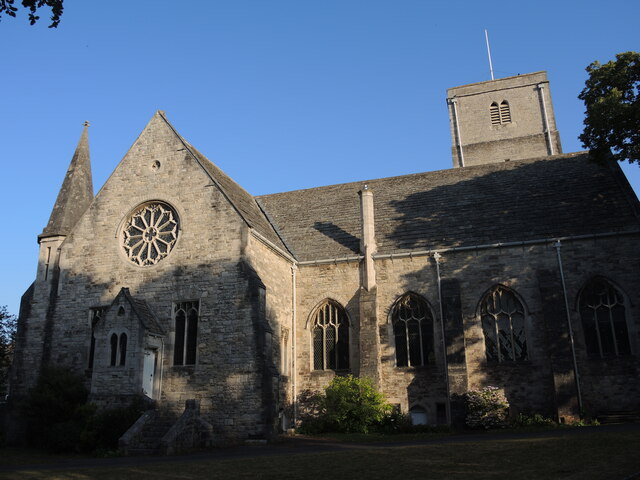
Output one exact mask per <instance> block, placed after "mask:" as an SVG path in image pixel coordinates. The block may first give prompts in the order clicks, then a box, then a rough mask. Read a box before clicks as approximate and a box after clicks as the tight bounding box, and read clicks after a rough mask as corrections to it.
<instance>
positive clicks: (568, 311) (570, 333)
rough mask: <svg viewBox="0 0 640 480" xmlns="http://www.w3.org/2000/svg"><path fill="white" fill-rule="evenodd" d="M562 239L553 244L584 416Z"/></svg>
mask: <svg viewBox="0 0 640 480" xmlns="http://www.w3.org/2000/svg"><path fill="white" fill-rule="evenodd" d="M561 246H562V245H561V243H560V240H558V241H557V242H556V243H554V244H553V247H554V248H555V249H556V254H557V257H558V269H559V270H560V280H561V281H562V294H563V295H564V308H565V311H566V315H567V325H568V327H569V343H570V345H571V354H572V356H573V373H574V376H575V379H576V393H577V396H578V408H579V409H580V416H581V417H582V393H581V392H580V375H579V373H578V361H577V359H576V347H575V344H574V341H573V327H572V326H571V312H570V310H569V300H568V298H567V286H566V284H565V281H564V271H563V269H562V255H561V254H560V247H561Z"/></svg>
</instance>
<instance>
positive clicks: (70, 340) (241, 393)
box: [50, 117, 263, 436]
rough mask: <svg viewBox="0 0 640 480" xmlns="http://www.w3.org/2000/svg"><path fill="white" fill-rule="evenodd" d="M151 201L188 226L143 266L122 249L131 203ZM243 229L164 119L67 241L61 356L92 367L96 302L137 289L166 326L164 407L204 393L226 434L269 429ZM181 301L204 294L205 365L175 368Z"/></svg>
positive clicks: (62, 361) (205, 407) (200, 354)
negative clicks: (123, 226) (263, 413)
mask: <svg viewBox="0 0 640 480" xmlns="http://www.w3.org/2000/svg"><path fill="white" fill-rule="evenodd" d="M155 162H159V168H158V164H157V163H155ZM150 200H160V201H164V202H166V203H168V204H170V205H171V206H173V207H174V208H175V210H176V212H177V214H178V216H179V218H180V226H181V228H180V234H179V237H178V239H177V242H176V244H175V247H174V249H173V251H172V252H171V253H170V254H169V255H168V256H167V257H166V258H164V259H163V260H161V261H160V262H159V263H158V264H156V265H154V266H151V267H140V266H137V265H134V264H132V263H131V262H130V261H129V260H128V259H127V258H126V257H125V255H124V254H123V252H122V251H121V247H120V240H119V236H118V233H119V227H120V225H121V222H123V221H124V219H125V218H126V217H127V215H128V214H129V213H130V212H131V211H132V209H133V208H134V207H136V206H137V205H139V204H141V203H144V202H147V201H150ZM244 229H246V226H245V224H244V222H243V221H242V220H241V219H240V217H239V216H238V214H237V212H236V211H235V210H234V209H233V207H232V206H231V205H230V204H229V203H228V201H227V200H226V198H225V197H224V196H223V195H222V194H221V193H220V192H219V190H217V188H216V187H214V186H213V185H211V180H210V179H209V178H208V176H207V175H206V174H205V173H204V171H203V170H202V168H201V167H199V166H198V165H197V164H196V163H195V161H194V160H193V159H192V157H190V155H188V154H187V153H186V152H185V151H184V145H183V144H182V143H181V142H179V141H178V140H177V138H176V137H175V134H173V132H171V131H169V129H168V127H167V126H166V125H165V124H164V123H163V122H161V121H160V120H159V119H158V118H157V117H156V118H155V120H152V122H151V123H150V124H149V126H148V127H147V128H146V129H145V131H144V132H143V133H142V134H141V136H140V138H139V139H138V141H137V142H136V143H135V144H134V146H133V147H132V148H131V150H130V152H129V153H128V154H127V156H126V157H125V158H124V159H123V161H122V162H121V163H120V165H119V166H118V167H117V168H116V170H115V171H114V173H113V174H112V176H111V177H110V178H109V180H108V181H107V183H106V184H105V186H104V187H103V188H102V189H101V190H100V192H99V193H98V195H97V197H96V200H95V201H94V203H93V204H92V206H91V207H90V209H89V210H88V211H87V212H86V213H85V215H84V216H83V217H82V219H81V220H80V221H79V222H78V224H77V225H76V227H75V229H74V232H73V234H72V235H70V236H69V237H67V239H66V241H65V242H64V244H63V246H62V252H61V262H60V264H61V272H62V273H61V279H60V286H59V291H58V295H59V296H58V301H57V306H56V313H55V323H54V327H53V330H52V332H51V337H50V341H51V344H52V345H53V346H54V348H53V349H52V351H53V356H52V361H54V362H55V363H56V364H59V365H65V366H70V367H72V368H73V369H75V370H76V371H78V372H83V373H84V371H85V369H86V368H87V365H88V352H89V341H90V340H89V339H90V325H89V320H88V319H89V316H88V310H89V308H90V307H96V306H106V305H108V304H109V303H110V302H111V301H113V299H114V298H115V296H116V294H117V293H118V291H119V290H120V288H122V287H128V288H129V289H130V291H131V294H132V296H133V297H135V298H138V299H141V300H145V301H146V302H147V303H148V305H149V306H150V308H151V309H152V311H153V312H154V314H155V315H156V317H157V319H158V321H159V323H160V325H161V327H162V329H163V330H164V331H165V333H166V334H167V335H166V337H165V343H164V357H163V359H162V362H161V368H162V372H161V375H162V379H163V382H162V393H161V400H162V403H163V406H165V407H168V408H171V409H174V410H175V411H176V412H177V411H181V410H182V409H183V408H184V403H185V401H186V400H187V399H191V398H195V399H197V400H200V402H201V409H202V412H203V415H204V416H205V418H207V419H208V420H209V421H210V423H212V424H213V426H214V428H215V429H216V431H217V432H219V433H223V434H227V435H228V436H246V435H247V434H249V433H256V431H261V430H262V428H263V425H262V416H261V413H260V412H261V409H260V407H261V404H262V392H261V389H260V383H259V377H260V372H258V366H257V364H256V351H255V343H254V338H255V332H254V330H255V329H254V325H253V324H252V320H251V308H252V305H250V302H249V300H248V289H249V275H248V273H247V269H246V266H244V265H243V263H242V261H240V259H241V249H242V238H243V235H246V232H244ZM180 301H198V302H199V311H200V316H199V320H198V338H197V341H198V347H197V360H196V365H188V366H174V359H173V349H174V325H173V318H172V315H173V313H172V311H173V310H172V309H173V304H174V303H175V302H180ZM97 341H99V342H100V341H102V342H105V341H107V339H104V338H103V339H98V340H97ZM96 361H104V359H96ZM212 412H215V414H213V413H212Z"/></svg>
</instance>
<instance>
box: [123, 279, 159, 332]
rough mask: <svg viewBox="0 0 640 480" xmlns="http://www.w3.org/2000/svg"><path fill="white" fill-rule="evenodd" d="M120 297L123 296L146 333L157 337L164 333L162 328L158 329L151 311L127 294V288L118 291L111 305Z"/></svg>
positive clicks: (141, 302)
mask: <svg viewBox="0 0 640 480" xmlns="http://www.w3.org/2000/svg"><path fill="white" fill-rule="evenodd" d="M121 295H123V296H124V297H125V298H126V299H127V301H128V302H129V304H130V305H131V307H132V308H133V311H134V312H135V314H136V316H137V317H138V319H139V320H140V323H142V326H143V327H144V328H145V330H146V331H147V332H150V333H155V334H157V335H164V331H163V330H162V327H160V323H159V322H158V320H157V319H156V316H155V315H154V314H153V311H152V310H151V308H150V307H149V305H148V304H147V302H145V301H144V300H140V299H138V298H135V297H134V296H133V295H131V292H129V289H128V288H126V287H123V288H122V289H120V292H119V293H118V295H116V298H115V299H114V301H113V303H116V302H117V301H118V298H119V297H120V296H121ZM113 303H112V305H113Z"/></svg>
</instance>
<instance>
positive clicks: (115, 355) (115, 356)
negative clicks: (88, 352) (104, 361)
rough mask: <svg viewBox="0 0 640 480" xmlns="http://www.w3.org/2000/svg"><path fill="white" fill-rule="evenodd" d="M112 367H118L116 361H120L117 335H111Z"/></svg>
mask: <svg viewBox="0 0 640 480" xmlns="http://www.w3.org/2000/svg"><path fill="white" fill-rule="evenodd" d="M110 342H111V363H110V364H111V366H112V367H115V366H116V360H117V359H118V335H116V334H115V333H114V334H112V335H111V339H110Z"/></svg>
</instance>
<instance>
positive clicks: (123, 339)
mask: <svg viewBox="0 0 640 480" xmlns="http://www.w3.org/2000/svg"><path fill="white" fill-rule="evenodd" d="M119 343H120V344H119V347H120V350H119V352H118V353H119V354H120V363H119V365H124V364H125V362H126V360H127V334H126V333H121V334H120V342H119Z"/></svg>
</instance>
